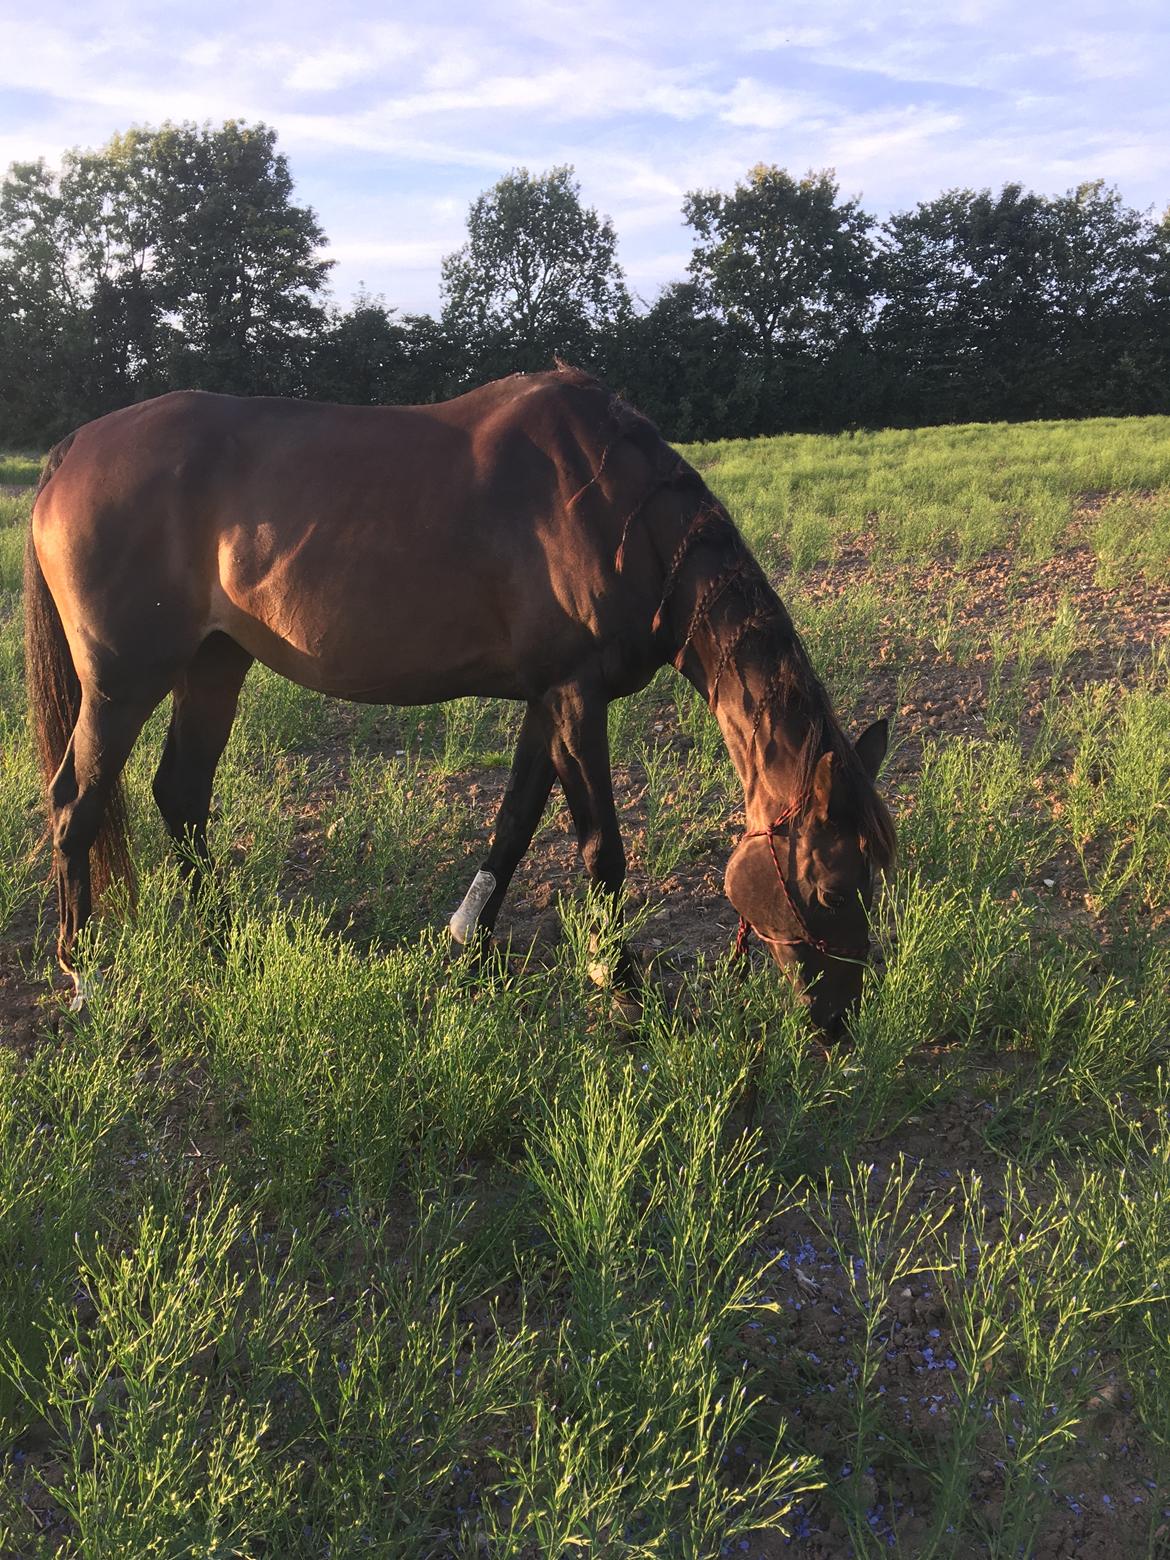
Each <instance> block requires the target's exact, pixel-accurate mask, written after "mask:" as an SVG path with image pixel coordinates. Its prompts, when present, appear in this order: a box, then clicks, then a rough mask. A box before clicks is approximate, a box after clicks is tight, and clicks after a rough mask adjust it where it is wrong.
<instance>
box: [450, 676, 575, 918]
mask: <svg viewBox="0 0 1170 1560" xmlns="http://www.w3.org/2000/svg"><path fill="white" fill-rule="evenodd" d="M555 779H556V770H555V769H554V768H553V762H552V758H551V757H550V755H549V726H548V717H547V712H546V711H545V710H544V708H543V707H542V706H541V705H539V704H530V705H529V706H528V709H527V710H526V712H525V715H524V720H523V723H522V724H521V727H520V736H519V740H518V741H517V743H516V752H515V755H514V757H513V759H512V772H511V774H510V775H509V776H508V786H507V789H506V790H505V792H504V799H503V801H502V802H501V803H500V810H499V812H498V813H497V814H496V826H495V829H494V831H493V834H492V843H491V849H490V850H489V851H488V854H487V857H486V859H485V861H484V863H483V866H482V867H481V868H480V869H479V871H478V872H477V873H476V875H475V880H474V882H473V883H472V885H471V887H470V888H469V889H468V891H467V896H466V898H465V899H464V901H463V903H462V904H461V905H460V906H459V909H458V910H456V912H455V914H454V915H453V916H452V917H451V921H450V932H451V936H452V939H453V940H454V941H455V942H456V943H459V944H461V945H463V944H466V943H469V942H471V941H472V939H473V938H474V936H475V934H476V932H477V931H479V932H487V933H490V932H491V931H492V930H493V928H494V927H495V924H496V917H497V916H498V915H499V913H500V906H501V905H502V904H503V902H504V895H505V894H506V893H507V892H508V886H509V884H510V883H511V881H512V878H513V875H514V874H515V871H516V868H517V866H519V864H520V860H521V857H522V856H523V855H524V852H525V851H526V850H527V849H528V847H529V845H530V844H531V843H532V836H533V834H534V833H535V832H536V826H537V824H538V823H539V822H540V819H541V815H542V813H543V812H544V808H545V803H546V802H547V801H548V797H549V792H550V791H551V790H552V787H553V781H554V780H555Z"/></svg>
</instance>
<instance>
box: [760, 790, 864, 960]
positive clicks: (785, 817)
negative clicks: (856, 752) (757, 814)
mask: <svg viewBox="0 0 1170 1560" xmlns="http://www.w3.org/2000/svg"><path fill="white" fill-rule="evenodd" d="M800 810H801V804H800V803H799V802H792V803H791V804H790V805H789V806H788V807H786V808H785V809H784V811H783V812H782V813H781V814H780V816H779V817H778V818H776V819H774V820H773V822H772V823H770V824H769V825H768V827H767V828H766V829H747V830H745V832H744V833H743V834H742V835H741V836H740V841H739V844H740V845H742V844H743V843H744V841H745V840H761V839H766V840H767V842H768V849H769V851H770V852H771V854H772V865H773V866H774V867H775V868H776V881H777V882H778V883H779V884H780V892H781V893H782V894H783V895H784V900H785V903H786V904H787V906H788V910H789V914H790V915H791V916H792V919H793V921H795V923H796V925H797V928H798V929H799V931H800V936H799V937H770V936H769V935H768V934H767V933H766V932H761V931H760V930H759V928H758V927H755V926H753V925H752V923H751V922H750V921H749V920H748V919H747V917H746V916H744V915H741V916H740V918H739V930H738V931H737V932H736V934H735V954H736V957H737V958H741V959H742V958H745V957H746V956H747V952H748V942H749V940H750V938H751V936H752V934H753V932H754V933H755V935H756V936H757V937H758V938H759V939H760V941H761V942H764V943H769V944H772V945H774V946H775V947H778V948H799V947H802V946H807V947H809V948H815V949H816V950H817V952H818V953H820V954H823V955H824V957H825V958H826V959H839V960H842V961H844V962H845V963H847V964H864V963H865V960H866V957H867V955H868V953H869V944H868V942H867V943H865V944H864V945H852V946H849V947H842V946H836V947H835V946H834V945H833V944H832V943H831V942H829V941H828V940H827V939H826V938H823V937H817V936H816V935H815V934H814V933H813V932H812V931H811V930H810V929H809V924H808V922H807V920H806V919H805V918H804V916H803V915H802V914H801V913H800V910H799V908H798V907H797V904H796V900H795V899H794V898H793V896H792V890H791V889H790V888H789V887H788V881H787V879H786V878H785V876H784V871H783V868H782V867H781V865H780V857H779V856H778V855H777V853H776V836H777V835H778V834H779V833H780V831H781V829H783V828H784V826H785V825H786V824H788V823H791V822H792V820H793V819H794V818H795V817H796V816H797V814H798V813H799V812H800ZM738 848H739V847H738V846H737V847H736V849H738Z"/></svg>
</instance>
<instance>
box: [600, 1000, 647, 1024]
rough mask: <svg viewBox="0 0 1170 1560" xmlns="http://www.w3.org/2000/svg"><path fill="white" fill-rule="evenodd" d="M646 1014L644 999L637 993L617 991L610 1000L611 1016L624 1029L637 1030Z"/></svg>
mask: <svg viewBox="0 0 1170 1560" xmlns="http://www.w3.org/2000/svg"><path fill="white" fill-rule="evenodd" d="M644 1012H645V1006H644V1004H643V1002H642V998H641V997H640V996H639V995H638V993H637V992H636V991H615V992H614V993H613V995H612V996H611V998H610V1003H609V1016H610V1018H611V1019H612V1020H613V1022H614V1023H615V1024H618V1025H620V1026H621V1028H623V1029H636V1028H637V1027H638V1025H639V1024H640V1023H641V1022H642V1015H643V1013H644Z"/></svg>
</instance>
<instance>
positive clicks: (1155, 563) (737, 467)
mask: <svg viewBox="0 0 1170 1560" xmlns="http://www.w3.org/2000/svg"><path fill="white" fill-rule="evenodd" d="M686 453H687V454H688V456H689V457H690V458H691V459H692V460H693V461H694V462H695V464H696V465H697V466H698V467H699V469H700V470H701V471H702V473H703V475H704V477H705V478H706V479H707V481H708V482H709V483H710V484H711V486H712V487H713V488H714V490H715V492H716V493H717V494H718V496H719V497H720V498H722V499H723V500H724V501H725V502H726V503H727V505H728V506H729V508H730V509H731V512H732V513H733V514H734V515H735V516H736V519H737V521H738V522H739V524H740V525H741V527H742V528H743V529H744V530H745V531H746V532H747V533H748V534H749V535H750V536H751V538H752V540H753V542H754V543H755V544H756V546H757V547H758V548H759V549H760V550H761V551H762V552H763V553H764V555H765V556H767V555H768V554H769V553H771V554H772V555H773V556H776V555H778V554H780V553H783V555H784V556H785V557H786V559H788V560H790V562H791V564H792V566H793V567H794V568H796V569H797V570H802V569H804V568H807V567H808V566H809V565H810V564H812V563H816V562H819V561H821V560H825V559H828V558H831V557H832V555H833V552H834V549H835V547H836V546H837V545H839V543H840V542H841V541H842V540H843V539H845V538H846V537H848V536H851V535H855V534H857V533H866V534H872V536H873V543H874V546H875V547H876V548H877V549H878V550H879V551H880V552H881V553H883V554H886V555H889V556H891V557H895V558H907V557H909V558H919V557H924V556H935V555H938V554H941V553H946V552H954V553H956V554H957V555H958V556H959V557H960V558H964V559H972V558H975V557H978V556H980V555H981V554H983V553H985V552H987V551H988V550H989V549H991V548H999V547H1012V548H1018V549H1019V550H1020V551H1021V553H1023V554H1024V555H1026V556H1040V557H1043V556H1046V555H1047V554H1049V553H1050V552H1052V551H1053V550H1054V549H1055V548H1057V547H1059V546H1061V545H1063V544H1064V543H1065V542H1067V540H1068V536H1069V529H1070V526H1071V524H1072V522H1073V519H1074V515H1075V514H1076V513H1077V511H1078V510H1079V509H1081V508H1082V506H1084V505H1085V504H1086V503H1087V504H1089V505H1090V507H1091V506H1092V505H1093V504H1096V503H1099V502H1100V500H1101V498H1102V497H1105V498H1107V499H1108V502H1106V503H1105V504H1104V505H1103V507H1101V508H1100V509H1099V510H1098V511H1097V513H1096V515H1095V517H1092V518H1090V519H1089V520H1088V522H1087V529H1088V532H1089V539H1090V540H1091V542H1092V544H1093V545H1094V547H1095V548H1096V550H1097V552H1098V555H1099V557H1100V558H1101V560H1102V567H1103V568H1104V569H1105V570H1106V571H1109V572H1112V571H1117V570H1124V569H1127V568H1128V569H1131V568H1133V567H1135V566H1138V565H1140V566H1141V567H1143V568H1146V569H1148V570H1150V571H1152V572H1155V573H1157V574H1159V575H1163V576H1164V575H1165V573H1166V571H1167V570H1168V569H1170V531H1168V529H1167V522H1166V516H1167V501H1168V497H1170V494H1168V490H1170V441H1168V440H1167V420H1166V419H1165V418H1164V417H1126V418H1096V419H1092V420H1090V421H1086V422H1060V423H974V424H967V425H965V426H962V427H957V428H925V429H912V430H906V429H893V430H887V431H885V432H880V433H857V434H850V435H846V436H842V437H830V436H828V435H823V434H790V435H785V436H783V437H780V438H770V439H752V440H730V441H724V442H722V443H716V444H707V445H694V446H689V447H687V450H686Z"/></svg>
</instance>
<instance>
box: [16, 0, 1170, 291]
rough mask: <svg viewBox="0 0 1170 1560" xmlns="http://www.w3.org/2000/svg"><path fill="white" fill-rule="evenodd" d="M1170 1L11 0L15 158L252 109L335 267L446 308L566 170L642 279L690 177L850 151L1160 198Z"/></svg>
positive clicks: (923, 173)
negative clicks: (534, 177) (524, 199)
mask: <svg viewBox="0 0 1170 1560" xmlns="http://www.w3.org/2000/svg"><path fill="white" fill-rule="evenodd" d="M1168 84H1170V6H1167V4H1166V0H1157V3H1154V0H1121V3H1118V4H1114V5H1112V6H1107V5H1102V4H1094V5H1088V4H1084V3H1078V0H1071V3H1063V4H1057V3H1053V0H1015V3H1001V0H953V3H951V4H947V5H930V4H923V5H913V4H907V5H900V4H891V3H887V0H873V3H870V4H866V5H861V4H847V3H840V0H820V3H819V4H817V5H815V6H814V5H809V4H804V5H799V6H798V5H792V4H787V3H786V4H781V5H772V6H766V5H760V4H754V5H753V4H744V3H741V0H714V3H712V0H702V3H697V0H677V3H674V4H663V3H659V0H655V3H651V4H639V3H638V0H624V3H612V0H580V3H575V4H566V3H562V0H510V3H507V4H504V3H494V0H488V3H482V4H475V5H472V4H445V3H442V0H438V3H434V4H432V5H430V6H424V5H416V6H414V7H407V6H405V5H383V6H377V5H374V4H372V3H369V0H331V3H320V0H317V3H314V4H312V5H308V4H302V3H299V0H290V3H287V4H275V3H271V0H237V3H235V4H228V3H225V0H207V3H206V4H203V5H200V6H197V7H196V6H194V5H192V4H190V0H182V3H177V0H176V3H172V4H167V3H157V0H155V3H141V4H129V3H122V4H118V3H110V0H102V3H100V4H80V5H77V4H74V5H69V4H63V5H58V6H54V7H51V8H46V11H45V12H43V13H40V14H39V15H38V14H36V13H35V12H32V11H31V10H30V8H29V7H28V6H27V0H0V166H5V167H6V166H7V164H8V163H9V162H10V161H12V160H13V159H16V158H20V159H24V158H34V157H38V156H43V157H45V158H46V159H47V160H48V161H50V162H53V161H55V160H56V159H57V158H58V157H59V155H60V153H61V151H62V150H63V149H64V148H65V147H68V146H75V145H82V146H95V145H100V144H101V143H102V142H103V141H105V140H107V139H108V138H109V136H110V135H111V134H113V132H114V131H116V130H120V129H125V128H127V127H128V126H129V125H131V124H158V123H160V122H161V121H162V120H164V119H167V118H171V119H195V120H204V119H210V120H212V121H213V122H214V121H219V120H223V119H226V118H229V117H237V118H244V119H249V120H255V119H263V120H265V121H267V122H268V123H269V124H271V125H274V126H275V127H276V129H277V130H278V132H279V136H280V146H281V148H282V150H283V151H285V152H286V153H287V155H288V157H289V161H290V164H291V167H292V171H293V174H294V177H295V179H296V183H297V192H298V195H299V197H300V198H301V199H302V200H305V201H307V202H309V203H310V204H311V205H312V206H314V207H315V208H316V210H317V213H318V215H319V217H320V219H321V223H322V225H323V227H324V228H325V231H326V232H327V233H328V235H329V238H330V253H331V254H332V255H333V256H334V258H335V259H336V261H337V264H336V268H335V271H334V275H333V289H334V292H335V294H336V295H337V297H338V298H339V299H340V300H342V301H345V300H348V298H349V297H350V296H351V295H352V294H353V292H354V291H355V289H356V288H357V286H358V284H359V282H364V283H365V284H366V285H367V287H369V288H370V289H371V290H373V291H375V292H379V293H382V294H383V295H384V296H385V299H386V302H387V303H388V304H390V305H392V306H397V307H399V308H403V309H434V308H437V306H438V295H439V262H440V260H441V257H442V256H443V255H444V254H446V253H447V252H449V251H450V250H451V249H453V248H456V247H458V245H459V244H460V243H461V242H462V238H463V231H464V220H465V217H466V213H467V207H468V205H469V204H470V202H471V200H472V199H474V197H475V196H476V195H477V194H478V193H479V191H480V190H483V189H485V188H487V187H488V186H489V185H490V184H492V183H494V182H495V180H496V179H497V178H499V177H500V176H501V175H502V174H503V173H506V172H507V171H508V170H510V169H512V168H515V167H520V166H525V167H528V168H529V169H531V170H533V171H536V170H540V169H544V168H548V167H551V166H552V165H554V164H556V163H564V162H568V163H572V164H573V165H574V166H575V168H576V170H577V176H578V179H579V180H580V183H581V186H582V193H583V196H584V198H585V199H586V201H587V202H588V203H589V204H591V205H594V206H596V207H597V208H598V209H599V210H601V211H602V212H604V213H605V214H607V215H608V216H610V217H612V219H613V221H614V223H615V226H616V228H617V232H618V238H619V244H620V256H621V260H622V263H623V265H624V267H625V270H626V273H627V277H628V279H629V282H630V285H631V287H632V289H633V290H634V291H635V293H637V294H638V295H639V296H641V297H642V298H643V299H645V300H646V301H651V300H652V299H653V297H654V296H655V294H656V293H657V291H658V289H659V288H660V287H661V286H662V285H663V284H664V283H665V282H668V281H670V280H673V279H676V278H678V277H681V276H682V275H683V274H684V272H685V268H686V262H687V257H688V255H689V252H690V238H689V234H688V230H687V229H686V228H685V227H684V225H683V223H682V220H681V217H680V207H681V204H682V199H683V195H684V193H685V192H686V191H687V190H689V189H694V188H698V187H703V188H711V187H716V188H723V189H729V188H731V186H732V185H733V184H734V183H735V181H736V179H737V178H740V177H742V176H743V174H744V173H745V171H746V170H747V169H748V168H749V167H751V166H752V164H754V163H757V162H761V161H762V162H775V163H779V164H781V165H782V166H784V167H787V168H789V169H790V170H792V171H793V172H796V173H801V172H804V171H805V170H806V169H808V168H810V167H811V168H823V167H833V168H835V169H836V171H837V176H838V179H839V181H840V184H841V188H842V190H843V192H844V193H846V194H850V195H860V196H861V197H862V198H863V200H864V202H865V204H866V206H867V207H868V209H870V210H872V211H874V212H875V213H876V214H878V215H879V216H880V215H884V214H886V213H888V212H889V211H891V210H895V209H899V208H901V207H904V206H908V205H911V204H913V203H914V202H915V201H917V200H920V199H925V198H928V197H930V196H933V195H935V194H937V193H939V191H941V190H943V189H946V188H952V187H954V186H957V185H962V186H975V187H982V186H985V185H991V186H993V187H995V186H998V185H1000V184H1002V183H1004V182H1005V181H1007V180H1011V179H1017V180H1020V181H1022V182H1023V183H1024V184H1026V185H1028V186H1030V187H1031V188H1034V189H1038V190H1042V191H1045V192H1048V193H1056V192H1059V191H1063V190H1065V189H1068V188H1070V187H1071V186H1072V185H1074V184H1076V183H1078V182H1080V181H1081V180H1082V179H1087V178H1096V177H1103V178H1105V179H1107V180H1109V181H1110V182H1112V183H1116V184H1117V185H1118V186H1119V187H1120V189H1121V191H1122V193H1123V195H1124V196H1125V198H1126V199H1127V200H1128V201H1129V202H1130V203H1131V204H1133V205H1136V206H1139V207H1143V208H1144V207H1149V206H1153V207H1155V208H1156V209H1157V210H1158V211H1161V210H1162V209H1163V208H1164V207H1165V206H1166V205H1167V204H1168V203H1170V85H1168Z"/></svg>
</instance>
